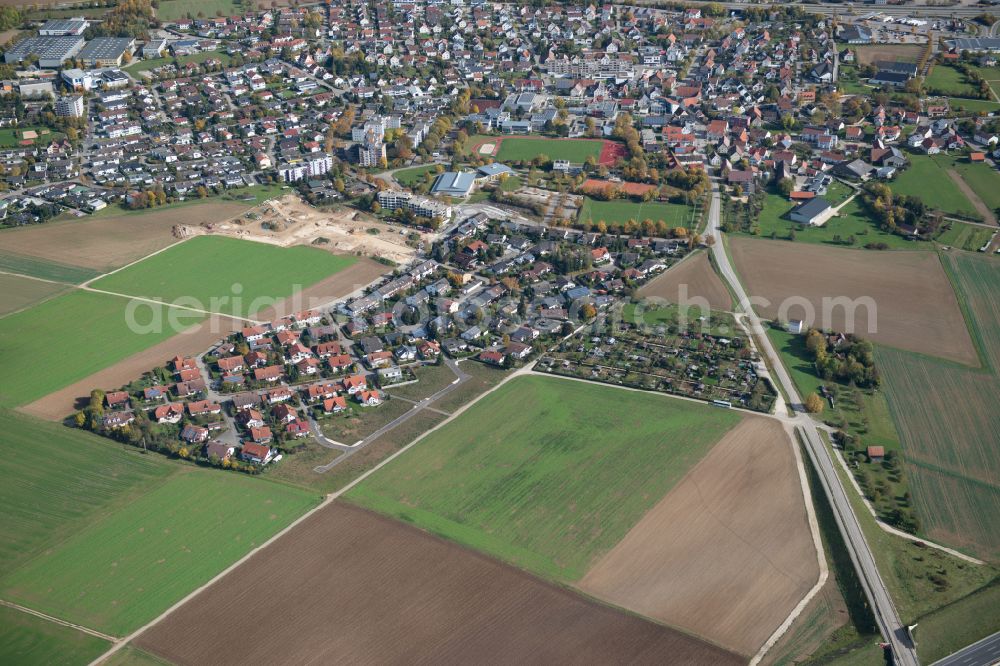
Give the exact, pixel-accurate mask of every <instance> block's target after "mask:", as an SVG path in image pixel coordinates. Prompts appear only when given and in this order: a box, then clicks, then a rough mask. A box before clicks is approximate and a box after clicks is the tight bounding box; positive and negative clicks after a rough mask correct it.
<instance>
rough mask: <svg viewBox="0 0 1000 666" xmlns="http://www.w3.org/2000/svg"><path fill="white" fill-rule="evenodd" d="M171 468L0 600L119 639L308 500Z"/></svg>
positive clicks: (58, 548)
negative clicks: (168, 472)
mask: <svg viewBox="0 0 1000 666" xmlns="http://www.w3.org/2000/svg"><path fill="white" fill-rule="evenodd" d="M171 467H172V470H171V474H170V476H169V478H168V479H167V480H166V481H165V482H163V483H160V484H158V485H156V486H155V487H147V488H145V490H146V492H145V494H143V495H141V496H140V497H138V498H135V499H134V500H133V501H131V502H129V503H127V504H124V505H119V506H118V507H116V510H115V511H113V512H110V513H109V514H108V515H105V516H102V517H101V518H100V519H98V520H96V521H94V522H92V523H91V524H90V525H88V526H87V527H86V528H84V529H82V530H80V531H78V532H76V533H75V534H73V535H72V536H70V537H68V538H66V539H65V540H62V541H56V542H52V543H50V544H49V548H48V549H46V550H45V551H44V552H42V553H40V554H39V555H37V556H35V557H33V558H32V559H31V560H30V561H29V562H27V563H26V564H24V565H23V566H21V567H19V568H17V569H16V570H14V571H13V572H12V573H10V574H8V575H7V576H5V577H4V578H3V579H0V596H2V598H4V599H7V600H10V601H13V602H15V603H18V604H21V605H23V606H27V607H29V608H33V609H36V610H40V611H42V612H44V613H47V614H50V615H54V616H56V617H60V618H64V619H67V620H69V621H72V622H75V623H78V624H82V625H84V626H87V627H91V628H93V629H97V630H100V631H103V632H105V633H110V634H112V635H124V634H126V633H128V632H129V631H131V630H133V629H135V628H137V627H139V626H142V625H143V624H145V623H146V622H148V621H149V620H151V619H153V618H154V617H156V616H157V615H159V614H160V613H161V612H163V611H164V610H166V609H167V608H168V607H169V606H171V605H172V604H174V603H175V602H177V601H178V600H180V599H181V598H183V597H184V596H185V595H186V594H187V593H189V592H190V591H191V590H193V589H194V588H196V587H198V586H199V585H201V584H202V583H204V582H205V581H207V580H209V579H210V578H211V577H212V576H214V575H215V574H216V573H218V572H219V571H221V570H222V569H224V568H225V567H226V566H227V565H229V564H230V563H232V562H234V561H236V560H237V559H239V558H240V557H241V556H242V555H243V554H244V553H246V552H247V551H249V550H250V549H252V548H253V547H255V546H257V545H259V544H260V543H262V542H264V541H265V540H267V539H268V538H269V537H270V536H271V535H273V534H274V533H275V532H277V531H278V530H280V529H282V528H283V527H285V526H286V525H287V524H288V523H290V522H291V521H292V520H293V519H295V518H296V517H297V516H299V515H301V514H302V513H304V512H305V511H306V510H307V509H309V508H310V506H312V505H314V504H315V503H316V502H317V501H318V498H317V497H316V496H314V495H312V494H310V493H307V492H305V491H301V490H297V489H294V488H291V487H289V486H283V485H278V484H275V483H271V482H269V481H266V480H264V479H252V478H249V477H246V476H243V475H239V474H233V473H227V472H219V471H214V470H203V469H196V468H185V467H180V466H177V465H171Z"/></svg>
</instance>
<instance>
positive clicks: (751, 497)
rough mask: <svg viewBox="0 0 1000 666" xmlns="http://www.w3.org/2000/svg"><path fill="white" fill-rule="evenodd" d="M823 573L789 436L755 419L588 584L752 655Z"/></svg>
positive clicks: (598, 593) (602, 595) (715, 451)
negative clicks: (820, 570) (817, 556)
mask: <svg viewBox="0 0 1000 666" xmlns="http://www.w3.org/2000/svg"><path fill="white" fill-rule="evenodd" d="M818 577H819V565H818V562H817V559H816V551H815V548H814V546H813V540H812V533H811V532H810V529H809V524H808V518H807V515H806V510H805V505H804V499H803V496H802V488H801V485H800V483H799V475H798V469H797V467H796V464H795V457H794V454H793V451H792V447H791V443H790V441H789V439H788V436H787V435H786V433H785V431H784V429H783V428H782V427H781V425H780V424H779V423H778V422H777V421H774V420H771V419H765V418H747V419H745V420H744V421H743V422H742V423H740V425H738V426H737V427H736V428H734V429H733V430H731V431H730V432H729V433H727V434H726V436H725V437H723V438H722V439H721V440H720V441H719V443H718V444H716V445H715V447H713V448H712V450H711V452H710V453H709V454H708V456H706V457H705V458H704V459H703V460H702V461H701V462H700V463H698V465H697V466H696V467H695V468H694V469H692V470H691V471H690V472H689V473H688V475H687V476H685V477H684V479H683V480H682V481H681V482H680V484H678V485H677V486H675V487H674V489H673V490H671V491H670V492H669V493H668V494H667V495H666V497H664V498H663V499H662V500H660V502H659V503H658V504H657V505H656V506H655V507H654V508H653V509H651V510H650V511H649V513H647V514H646V515H645V516H644V517H643V519H642V520H641V521H639V522H638V523H637V524H636V525H635V527H633V528H632V529H631V530H630V531H629V533H628V534H627V535H626V536H625V538H624V539H623V540H622V541H621V542H619V544H618V545H617V546H615V548H614V549H613V550H612V551H611V552H609V553H608V554H607V555H605V556H604V557H603V558H602V559H601V560H600V561H599V562H598V563H597V564H596V565H595V566H594V567H593V568H592V569H591V570H590V571H589V572H587V575H586V576H585V577H584V578H583V580H582V581H580V583H579V587H580V588H581V589H582V590H583V591H585V592H587V593H589V594H592V595H594V596H595V597H597V598H599V599H604V600H606V601H608V602H610V603H613V604H615V605H618V606H621V607H623V608H627V609H629V610H633V611H636V612H638V613H641V614H642V615H646V616H648V617H651V618H654V619H656V620H660V621H662V622H665V623H667V624H669V625H671V626H675V627H680V628H681V629H685V630H687V631H690V632H692V633H697V634H698V635H700V636H704V637H706V638H708V639H709V640H711V641H713V642H715V643H717V644H719V645H723V646H725V647H727V648H729V649H732V650H734V651H736V652H739V653H741V654H744V655H747V656H750V655H753V654H754V653H756V652H757V650H758V649H759V648H760V646H761V645H763V644H764V642H765V641H766V640H767V638H768V637H769V636H770V635H771V634H772V633H773V632H774V630H775V629H777V628H778V626H779V625H780V624H781V623H782V622H783V621H784V620H785V618H786V617H788V614H789V613H790V612H791V611H792V609H793V608H794V607H795V605H796V604H797V603H798V602H799V601H800V600H801V599H802V598H803V597H804V596H805V595H806V592H808V591H809V589H810V588H811V587H812V586H813V585H814V584H815V583H816V581H817V579H818Z"/></svg>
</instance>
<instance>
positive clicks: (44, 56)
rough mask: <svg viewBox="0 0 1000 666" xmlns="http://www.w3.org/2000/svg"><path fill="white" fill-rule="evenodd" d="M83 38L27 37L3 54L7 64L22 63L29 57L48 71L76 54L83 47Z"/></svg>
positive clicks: (60, 65) (61, 64)
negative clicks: (33, 57)
mask: <svg viewBox="0 0 1000 666" xmlns="http://www.w3.org/2000/svg"><path fill="white" fill-rule="evenodd" d="M84 43H85V42H84V39H83V37H77V36H72V37H28V38H27V39H25V40H22V41H20V42H18V43H17V44H16V45H14V47H13V48H12V49H10V50H9V51H7V52H6V53H4V55H3V60H4V62H5V63H7V64H12V63H22V62H24V61H25V60H26V59H28V58H29V57H31V56H36V57H37V58H38V66H39V67H43V68H48V69H55V68H57V67H62V66H63V63H65V62H66V61H67V60H69V59H70V58H73V57H74V56H75V55H76V54H78V53H79V52H80V51H81V49H83V45H84Z"/></svg>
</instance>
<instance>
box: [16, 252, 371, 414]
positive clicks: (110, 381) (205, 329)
mask: <svg viewBox="0 0 1000 666" xmlns="http://www.w3.org/2000/svg"><path fill="white" fill-rule="evenodd" d="M385 270H386V267H385V266H383V265H381V264H379V263H377V262H375V261H372V260H370V259H366V258H363V257H362V258H359V259H358V261H357V262H355V263H354V264H352V265H351V266H348V267H347V268H345V269H344V270H342V271H339V272H338V273H335V274H334V275H331V276H330V277H328V278H327V279H325V280H323V281H321V282H318V283H316V284H314V285H312V286H311V287H307V288H306V289H303V290H302V293H301V296H299V297H292V298H288V299H285V301H283V302H282V303H281V304H279V305H278V306H276V307H274V308H270V309H268V310H265V311H263V312H260V313H257V315H256V316H257V317H258V318H260V319H265V320H271V319H276V318H278V317H280V316H283V315H285V314H290V313H292V312H297V311H301V310H304V309H308V308H310V307H316V306H318V305H320V304H325V303H328V302H330V301H332V300H335V299H338V298H341V297H343V296H346V295H347V294H350V293H351V292H353V291H354V290H356V289H359V288H360V287H362V286H364V285H367V284H368V283H370V282H371V281H372V280H374V279H375V278H376V277H378V276H379V275H381V274H382V272H383V271H385ZM240 328H241V322H240V321H238V320H235V319H232V318H230V317H210V318H208V319H206V320H205V321H204V322H202V323H201V324H198V325H197V326H196V327H193V328H192V329H190V330H189V331H188V332H185V333H180V334H178V335H175V336H173V337H171V338H168V339H166V340H164V341H163V342H160V343H158V344H156V345H153V346H152V347H150V348H149V349H146V350H144V351H141V352H139V353H137V354H133V355H132V356H129V357H128V358H126V359H124V360H122V361H119V362H118V363H115V364H114V365H112V366H109V367H107V368H104V369H103V370H100V371H99V372H96V373H94V374H92V375H90V376H89V377H85V378H84V379H81V380H80V381H78V382H75V383H73V384H70V385H69V386H67V387H65V388H62V389H59V390H58V391H55V392H54V393H50V394H48V395H47V396H45V397H43V398H39V399H38V400H36V401H34V402H32V403H29V404H27V405H25V406H23V407H21V408H20V411H22V412H25V413H27V414H31V415H32V416H37V417H40V418H43V419H49V420H52V421H58V420H61V419H64V418H66V417H67V416H69V415H70V414H72V413H73V411H74V410H76V409H79V407H80V406H81V405H82V404H84V403H83V402H81V401H85V400H87V399H88V398H89V396H90V392H91V391H92V390H93V389H95V388H101V389H105V390H107V389H111V388H116V387H118V386H123V385H125V384H127V383H129V382H131V381H133V380H135V379H139V378H140V377H141V376H142V374H143V373H144V372H147V371H148V370H151V369H153V368H154V367H156V366H158V365H162V364H163V363H164V362H166V361H167V360H168V359H171V358H173V357H174V356H177V355H180V356H194V355H197V354H201V353H203V352H205V351H207V350H208V348H209V347H211V346H212V345H213V344H214V343H216V342H218V341H220V340H222V339H223V338H224V337H226V336H227V335H229V334H230V333H232V332H233V331H237V330H239V329H240Z"/></svg>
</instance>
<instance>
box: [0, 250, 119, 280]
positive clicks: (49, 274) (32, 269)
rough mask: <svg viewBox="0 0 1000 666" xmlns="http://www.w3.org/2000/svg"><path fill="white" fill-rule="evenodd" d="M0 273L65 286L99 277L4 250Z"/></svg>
mask: <svg viewBox="0 0 1000 666" xmlns="http://www.w3.org/2000/svg"><path fill="white" fill-rule="evenodd" d="M0 271H2V272H4V273H10V274H14V275H24V276H27V277H33V278H39V279H42V280H49V281H52V282H64V283H66V284H80V283H81V282H86V281H87V280H91V279H93V278H95V277H97V276H98V275H100V273H98V272H97V271H95V270H92V269H89V268H83V267H80V266H70V265H69V264H60V263H58V262H55V261H49V260H46V259H37V258H35V257H29V256H27V255H21V254H14V253H12V252H7V251H4V250H0Z"/></svg>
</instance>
